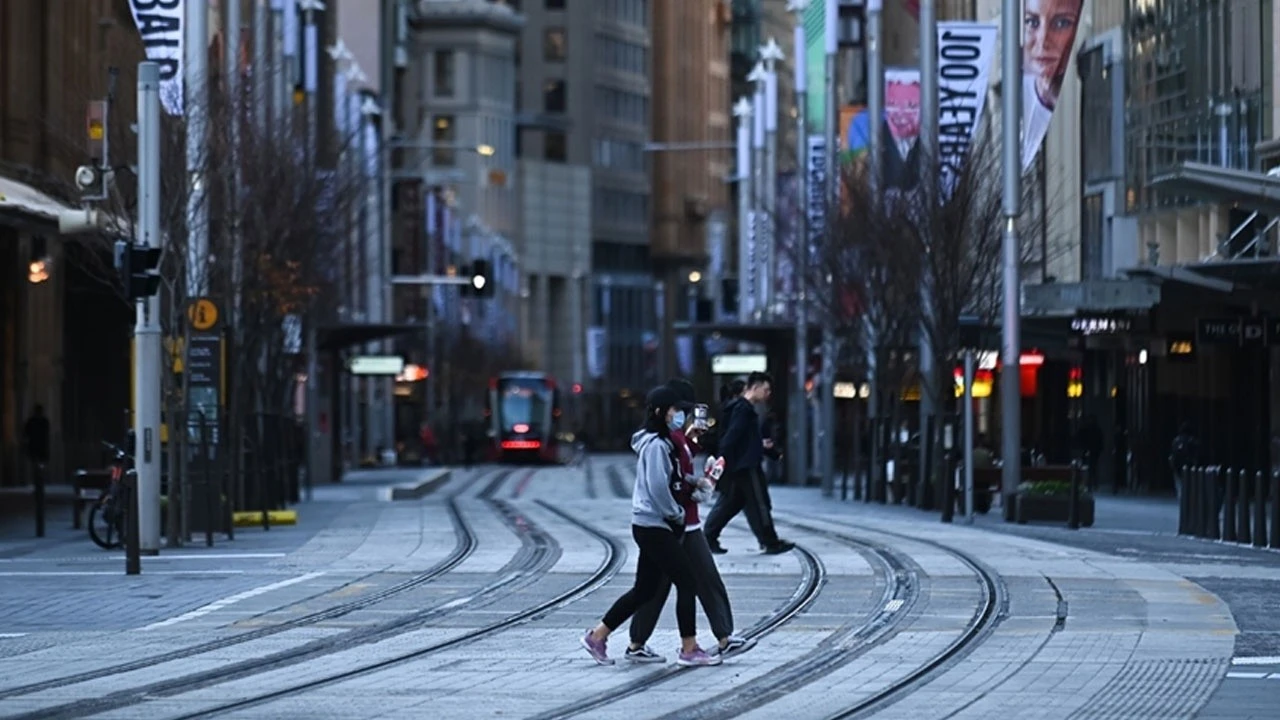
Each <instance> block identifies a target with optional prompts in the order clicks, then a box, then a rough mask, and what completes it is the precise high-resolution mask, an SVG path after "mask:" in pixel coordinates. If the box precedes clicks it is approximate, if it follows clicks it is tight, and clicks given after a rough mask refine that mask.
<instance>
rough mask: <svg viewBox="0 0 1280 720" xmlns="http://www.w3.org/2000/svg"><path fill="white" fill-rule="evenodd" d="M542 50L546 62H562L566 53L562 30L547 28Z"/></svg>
mask: <svg viewBox="0 0 1280 720" xmlns="http://www.w3.org/2000/svg"><path fill="white" fill-rule="evenodd" d="M543 50H544V53H545V55H546V58H547V59H548V60H564V59H565V56H566V54H567V53H568V48H566V46H565V36H564V28H547V33H546V37H545V40H544V42H543Z"/></svg>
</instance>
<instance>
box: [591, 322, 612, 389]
mask: <svg viewBox="0 0 1280 720" xmlns="http://www.w3.org/2000/svg"><path fill="white" fill-rule="evenodd" d="M608 338H609V335H608V331H606V330H605V329H604V327H602V326H600V325H592V326H591V327H589V328H587V374H588V375H590V376H591V379H592V380H599V379H601V378H603V377H604V375H605V372H606V371H607V370H608V361H607V358H608V357H609V353H608V350H609V347H608Z"/></svg>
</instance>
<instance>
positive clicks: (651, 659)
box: [626, 645, 667, 663]
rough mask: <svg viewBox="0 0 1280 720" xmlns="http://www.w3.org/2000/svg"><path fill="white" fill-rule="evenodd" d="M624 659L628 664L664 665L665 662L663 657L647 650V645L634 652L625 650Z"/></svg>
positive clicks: (628, 649) (629, 649)
mask: <svg viewBox="0 0 1280 720" xmlns="http://www.w3.org/2000/svg"><path fill="white" fill-rule="evenodd" d="M626 657H627V660H628V661H629V662H633V663H664V662H666V661H667V659H666V658H665V657H663V656H662V655H659V654H658V653H656V652H654V651H653V650H651V649H649V646H648V645H645V646H644V647H640V648H636V649H635V650H632V649H631V648H627V654H626Z"/></svg>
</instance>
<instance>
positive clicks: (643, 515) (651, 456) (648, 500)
mask: <svg viewBox="0 0 1280 720" xmlns="http://www.w3.org/2000/svg"><path fill="white" fill-rule="evenodd" d="M631 449H632V450H634V451H635V452H636V456H637V458H636V486H635V490H633V491H632V493H631V524H633V525H639V526H640V527H654V528H669V527H670V526H669V525H668V524H667V522H668V521H670V522H673V523H675V524H676V525H684V508H683V507H681V506H680V503H678V502H676V499H675V496H673V495H672V494H671V477H672V473H673V472H674V468H673V466H672V464H671V453H672V452H673V451H672V446H671V443H670V442H668V441H666V440H663V439H662V438H660V437H658V433H655V432H650V431H648V430H640V431H639V432H637V433H636V434H635V435H632V436H631Z"/></svg>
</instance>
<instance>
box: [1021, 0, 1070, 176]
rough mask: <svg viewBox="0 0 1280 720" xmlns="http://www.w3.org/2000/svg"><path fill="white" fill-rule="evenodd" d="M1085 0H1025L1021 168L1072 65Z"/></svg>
mask: <svg viewBox="0 0 1280 720" xmlns="http://www.w3.org/2000/svg"><path fill="white" fill-rule="evenodd" d="M1083 5H1084V0H1022V169H1023V170H1024V171H1025V170H1027V169H1028V168H1030V167H1031V163H1032V162H1034V161H1035V158H1036V154H1037V153H1038V152H1040V145H1041V144H1042V143H1043V142H1044V136H1045V135H1046V134H1047V133H1048V132H1049V122H1050V121H1051V120H1052V119H1053V109H1054V108H1055V107H1056V106H1057V104H1058V94H1059V93H1060V92H1061V91H1062V80H1063V78H1065V77H1066V75H1067V71H1068V69H1070V66H1071V58H1072V56H1073V55H1074V54H1075V53H1074V52H1073V50H1074V48H1075V42H1076V31H1077V30H1078V29H1079V27H1080V14H1081V11H1082V9H1083Z"/></svg>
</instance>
